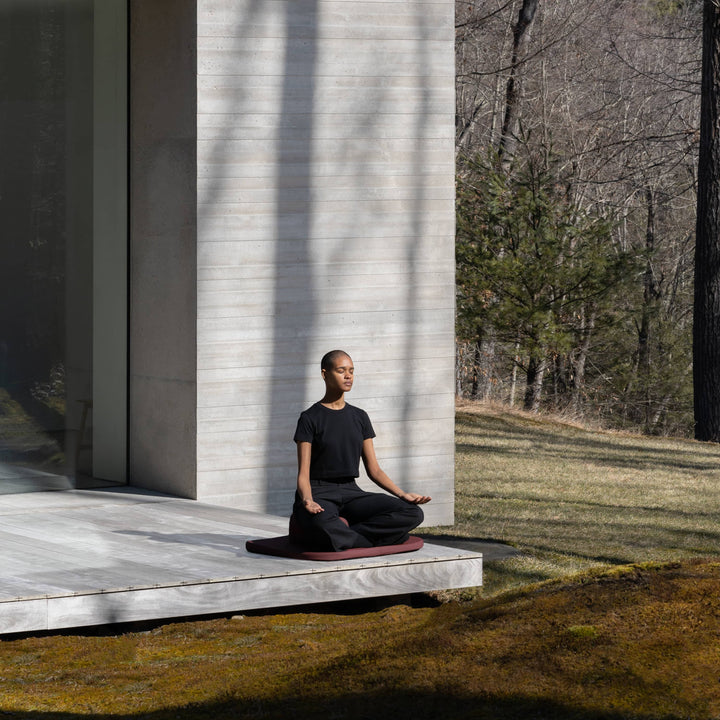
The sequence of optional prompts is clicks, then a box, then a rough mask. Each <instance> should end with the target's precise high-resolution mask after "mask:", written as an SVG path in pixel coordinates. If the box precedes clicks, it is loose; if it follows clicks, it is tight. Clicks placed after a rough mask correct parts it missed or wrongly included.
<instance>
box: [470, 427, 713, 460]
mask: <svg viewBox="0 0 720 720" xmlns="http://www.w3.org/2000/svg"><path fill="white" fill-rule="evenodd" d="M457 419H458V421H461V422H464V423H466V424H467V425H470V426H471V428H467V427H465V428H461V429H460V430H459V433H458V434H459V435H463V434H464V435H468V434H470V435H476V436H477V437H478V442H477V443H474V442H473V443H468V442H462V441H460V442H458V443H457V444H456V448H457V449H458V450H462V451H463V452H467V453H471V454H498V455H518V456H526V455H527V452H528V448H527V443H528V442H530V443H532V446H533V447H532V451H533V453H534V454H536V455H540V454H544V455H546V456H548V457H561V458H563V459H564V460H571V459H583V460H586V461H592V462H594V463H596V464H599V465H611V466H616V467H626V468H640V469H643V468H648V467H652V466H653V465H664V466H667V467H668V468H674V469H676V470H681V471H688V470H689V471H708V470H713V471H717V468H718V461H720V451H719V450H718V448H717V447H716V446H708V445H706V444H703V443H694V444H692V445H690V442H691V441H689V440H688V441H682V442H687V443H688V447H687V448H683V449H677V448H662V447H650V446H649V444H650V443H653V442H657V441H658V439H657V438H651V437H647V438H643V439H638V440H637V441H636V440H635V439H634V438H632V437H627V436H617V437H614V436H612V435H606V436H600V439H599V438H598V435H597V434H596V433H594V432H593V431H591V430H583V429H578V428H574V427H568V428H567V436H566V437H560V436H559V435H560V432H561V431H560V429H559V428H555V427H554V426H553V427H548V426H547V425H545V426H544V425H542V424H540V421H538V423H537V424H531V425H529V426H528V427H523V426H522V425H518V424H514V423H512V422H510V421H509V420H507V419H504V418H497V417H487V416H476V415H465V414H463V413H458V416H457ZM488 437H494V438H496V439H499V440H501V441H502V442H503V443H507V445H506V446H504V447H503V446H500V447H498V446H497V445H494V444H489V443H488V442H483V439H485V440H487V438H488ZM671 441H672V438H669V439H668V442H671ZM678 442H681V441H678Z"/></svg>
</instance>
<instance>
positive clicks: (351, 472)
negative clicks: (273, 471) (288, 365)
mask: <svg viewBox="0 0 720 720" xmlns="http://www.w3.org/2000/svg"><path fill="white" fill-rule="evenodd" d="M374 437H375V431H374V430H373V426H372V424H371V423H370V418H369V417H368V414H367V413H366V412H365V411H364V410H361V409H360V408H357V407H355V406H354V405H349V404H347V403H345V407H344V408H343V409H342V410H331V409H330V408H326V407H325V406H324V405H321V404H320V403H315V404H314V405H312V406H311V407H309V408H308V409H307V410H305V411H304V412H302V413H301V414H300V418H299V420H298V423H297V429H296V430H295V437H294V438H293V439H294V440H295V442H296V443H298V442H309V443H311V444H312V454H311V456H310V478H311V479H316V480H333V479H336V478H356V477H357V476H358V475H359V474H360V457H361V455H362V444H363V441H365V440H367V439H368V438H374Z"/></svg>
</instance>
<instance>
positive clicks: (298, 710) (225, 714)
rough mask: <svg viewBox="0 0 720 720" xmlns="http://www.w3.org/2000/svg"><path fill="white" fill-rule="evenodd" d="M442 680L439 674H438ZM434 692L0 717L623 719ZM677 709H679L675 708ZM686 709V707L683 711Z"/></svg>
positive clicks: (545, 703)
mask: <svg viewBox="0 0 720 720" xmlns="http://www.w3.org/2000/svg"><path fill="white" fill-rule="evenodd" d="M438 681H439V682H442V679H441V678H438ZM447 684H448V688H447V689H446V690H438V691H437V692H435V693H428V692H425V691H421V692H413V691H412V690H408V689H400V690H389V689H386V690H379V691H376V692H373V693H356V694H348V695H345V696H341V697H339V698H335V699H331V700H328V699H325V698H313V697H311V696H306V697H304V698H283V699H279V700H256V699H225V700H220V701H216V702H209V703H199V704H197V705H192V706H187V707H181V708H174V707H173V708H168V709H165V710H157V711H152V712H139V713H136V714H135V713H132V714H125V713H118V714H114V713H92V712H89V711H88V710H85V711H83V712H82V713H65V712H41V711H37V710H34V711H29V712H15V711H3V709H2V705H1V704H0V717H1V718H3V719H10V718H13V719H14V720H77V719H78V718H85V719H86V720H87V719H89V718H93V719H94V720H140V719H141V718H142V720H294V719H296V718H298V719H299V718H301V719H302V720H377V718H379V717H391V718H394V720H405V719H407V720H438V718H443V719H444V720H527V719H528V718H533V720H627V718H628V717H629V716H628V715H627V713H617V712H612V711H605V710H589V709H584V708H582V707H574V706H569V705H565V704H563V703H559V702H555V701H551V700H547V699H543V698H533V697H527V696H524V695H523V694H522V693H517V694H515V695H512V696H509V697H502V696H494V695H478V696H473V695H463V694H462V693H461V692H459V691H458V690H457V689H456V688H453V687H452V678H448V679H447ZM679 710H680V709H679ZM685 710H686V711H685V712H682V711H681V714H669V713H665V712H662V711H660V713H659V714H655V713H653V714H652V715H647V714H643V713H633V714H632V718H633V720H656V719H657V718H658V717H662V718H663V720H688V719H689V718H701V717H703V715H702V714H701V713H698V712H693V709H685ZM688 710H689V711H688Z"/></svg>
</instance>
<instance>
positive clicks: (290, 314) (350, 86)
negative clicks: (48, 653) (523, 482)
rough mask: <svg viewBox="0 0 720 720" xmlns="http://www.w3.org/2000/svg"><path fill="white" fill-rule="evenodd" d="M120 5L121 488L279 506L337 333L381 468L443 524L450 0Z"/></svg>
mask: <svg viewBox="0 0 720 720" xmlns="http://www.w3.org/2000/svg"><path fill="white" fill-rule="evenodd" d="M193 6H195V7H193ZM131 10H132V40H131V52H132V57H133V63H134V65H133V69H132V79H131V85H132V87H133V90H132V100H133V110H132V116H133V124H132V126H133V139H132V147H133V160H132V168H133V173H134V179H133V181H132V186H133V190H132V203H133V207H132V210H131V212H132V216H133V226H132V230H131V232H132V255H133V261H132V279H131V287H132V288H133V289H132V308H133V309H132V317H131V407H130V413H131V438H130V442H131V469H132V473H133V480H132V481H133V483H134V484H137V485H145V486H148V485H149V486H151V487H156V488H158V489H165V490H167V491H168V492H176V493H178V494H182V495H187V496H190V497H196V498H198V499H200V500H203V501H207V502H215V503H219V504H225V505H229V506H236V507H241V508H244V509H247V510H257V511H267V512H272V513H278V514H288V513H289V510H290V505H291V502H292V496H293V491H294V485H295V469H296V456H295V447H294V445H293V443H292V436H293V432H294V429H295V423H296V420H297V416H298V414H299V413H300V411H301V410H302V409H303V408H305V407H307V406H308V405H309V404H311V403H312V402H314V401H316V400H318V399H319V398H320V397H321V396H322V391H323V385H322V382H321V379H320V370H319V361H320V357H321V356H322V355H323V353H325V352H326V351H327V350H330V349H333V348H335V347H341V348H343V349H345V350H346V351H347V352H349V353H350V354H351V355H352V357H353V359H354V361H355V367H356V382H355V387H354V389H353V391H352V394H351V395H350V396H349V400H350V402H352V403H354V404H356V405H359V406H360V407H364V408H365V409H366V410H367V411H368V412H369V413H370V416H371V419H372V420H373V423H374V425H375V429H376V432H377V435H378V437H377V439H376V447H377V451H378V457H379V459H380V462H381V465H382V466H383V467H384V469H385V470H386V471H387V472H388V473H389V474H390V475H391V476H392V477H393V479H394V480H395V481H396V482H397V483H398V484H399V485H400V486H401V487H404V488H406V489H408V490H413V491H417V492H423V493H428V494H431V495H432V496H433V498H434V501H433V503H431V504H430V505H427V506H425V510H426V516H427V519H428V523H442V522H451V521H452V518H453V452H454V450H453V449H454V442H453V424H454V402H453V398H454V395H453V390H454V388H453V375H454V373H453V365H454V350H453V333H454V208H453V204H454V203H453V200H454V148H453V138H454V129H453V124H454V96H453V93H454V54H453V35H454V30H453V2H452V0H435V1H434V2H430V1H428V0H398V1H393V0H195V1H194V2H190V1H189V0H183V1H182V2H177V1H176V0H133V1H132V7H131ZM192 12H196V15H195V17H194V19H193V23H194V25H193V27H192V28H190V20H189V16H190V15H191V14H192ZM195 30H196V32H197V38H196V42H195V38H194V37H192V35H193V33H194V32H195ZM193 43H195V44H194V47H190V45H191V44H193ZM190 63H194V65H193V67H192V68H191V67H190ZM195 70H196V77H195V76H194V75H193V73H194V72H195ZM190 75H193V82H194V83H196V84H195V85H194V86H193V87H192V88H191V87H189V86H188V77H189V76H190ZM194 132H196V133H197V134H196V141H194V140H193V137H192V136H193V133H194ZM195 161H196V163H197V164H196V166H193V163H194V162H195ZM195 210H196V211H197V215H196V216H195ZM195 453H196V454H195ZM364 482H365V483H367V480H365V481H364ZM369 486H370V485H368V487H369ZM173 487H174V488H175V489H173Z"/></svg>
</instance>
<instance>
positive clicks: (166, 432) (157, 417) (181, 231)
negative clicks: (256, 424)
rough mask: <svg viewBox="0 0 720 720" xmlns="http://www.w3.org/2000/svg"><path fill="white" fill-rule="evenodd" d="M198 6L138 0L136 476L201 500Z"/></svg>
mask: <svg viewBox="0 0 720 720" xmlns="http://www.w3.org/2000/svg"><path fill="white" fill-rule="evenodd" d="M195 5H196V3H195V0H131V2H130V187H131V189H130V218H131V220H130V294H129V296H130V338H129V344H130V352H129V364H130V370H129V386H130V390H129V408H128V409H129V415H130V423H129V425H130V428H129V435H128V441H129V479H130V483H131V484H133V485H137V486H141V487H146V488H151V489H154V490H158V491H161V492H168V493H171V494H174V495H181V496H183V497H191V498H192V497H195V496H196V406H197V403H196V387H197V382H196V379H197V363H196V359H195V358H196V328H195V325H196V316H197V307H196V276H197V269H196V266H197V261H196V256H197V251H196V241H197V219H196V197H197V164H196V137H197V130H196V118H197V95H196V83H195V79H196V30H197V23H196V7H195Z"/></svg>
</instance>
